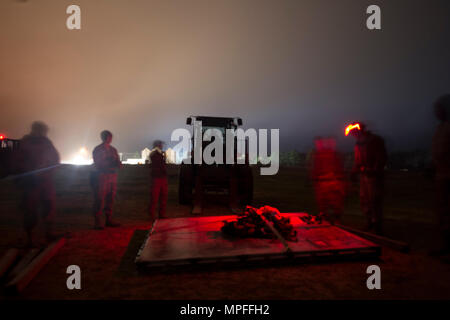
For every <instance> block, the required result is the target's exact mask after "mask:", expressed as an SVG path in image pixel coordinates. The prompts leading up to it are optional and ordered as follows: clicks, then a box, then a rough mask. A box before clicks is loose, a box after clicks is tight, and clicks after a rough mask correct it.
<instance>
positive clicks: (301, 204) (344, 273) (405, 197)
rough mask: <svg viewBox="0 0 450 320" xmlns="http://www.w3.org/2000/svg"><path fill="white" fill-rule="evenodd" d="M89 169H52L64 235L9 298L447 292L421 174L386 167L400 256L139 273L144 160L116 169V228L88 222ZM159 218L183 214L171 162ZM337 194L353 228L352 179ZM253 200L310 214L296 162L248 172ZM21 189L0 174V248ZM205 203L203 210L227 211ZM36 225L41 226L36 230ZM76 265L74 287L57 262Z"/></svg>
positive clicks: (12, 224)
mask: <svg viewBox="0 0 450 320" xmlns="http://www.w3.org/2000/svg"><path fill="white" fill-rule="evenodd" d="M88 171H89V168H88V167H83V166H80V167H76V166H62V167H61V168H60V169H58V170H57V172H56V174H55V184H56V188H57V211H58V213H57V219H56V227H57V229H58V231H71V232H72V238H70V239H68V241H67V243H66V245H65V246H64V247H63V248H62V249H61V250H60V252H59V253H58V255H57V256H56V257H55V258H54V259H53V260H52V261H51V262H50V264H49V265H47V266H46V267H45V268H44V269H43V270H42V271H41V273H40V274H39V275H38V276H37V277H36V278H35V279H34V280H33V282H32V283H31V284H30V285H29V287H27V288H26V289H25V290H24V292H23V293H22V294H21V295H20V296H17V297H8V299H390V298H393V299H432V298H435V299H436V298H440V299H448V298H450V265H449V264H448V262H447V261H445V260H443V259H436V258H431V257H429V256H428V255H427V251H428V250H429V249H430V248H432V247H433V246H435V245H436V243H437V239H436V228H435V226H436V219H435V216H434V214H433V181H432V180H431V179H430V178H428V177H426V176H425V175H424V174H422V173H420V172H388V173H387V176H386V197H385V233H386V235H387V236H388V237H390V238H393V239H398V240H403V241H407V242H409V243H410V244H411V248H412V250H411V252H410V253H409V254H404V253H399V252H396V251H394V250H391V249H389V248H383V253H382V258H381V260H379V261H363V262H340V263H333V264H325V263H323V264H309V265H306V264H304V265H295V266H292V265H291V266H279V267H264V266H261V267H259V268H241V269H232V270H210V271H202V272H183V271H180V272H178V273H161V274H147V275H142V274H138V273H137V272H136V270H135V268H134V265H133V259H134V257H135V255H136V250H137V249H136V246H138V245H139V244H140V240H141V239H138V238H133V241H131V242H130V240H131V239H132V237H133V234H134V233H135V231H136V230H146V229H148V228H149V227H150V221H149V218H148V215H147V206H148V201H149V173H148V169H147V168H146V167H144V166H125V167H124V168H123V169H122V170H121V172H120V174H119V183H118V194H117V199H116V200H117V201H116V206H115V210H114V216H115V218H116V219H117V220H118V221H120V222H121V223H122V224H123V226H122V227H121V228H117V229H107V230H103V231H95V230H93V229H92V226H93V218H92V214H91V207H92V194H91V190H90V187H89V184H88ZM169 171H170V176H169V203H168V217H182V216H188V215H189V214H190V209H191V208H190V207H188V206H181V205H179V204H178V201H177V200H178V195H177V189H178V179H177V174H178V167H176V166H173V167H171V168H170V170H169ZM351 191H352V192H351V193H350V194H349V196H348V199H347V201H346V210H345V216H344V218H343V222H344V224H347V225H350V226H354V227H361V226H362V225H363V223H364V217H363V216H362V215H361V213H360V211H359V204H358V197H357V189H356V186H355V187H354V188H353V189H352V190H351ZM254 198H255V201H254V205H255V206H262V205H271V206H274V207H276V208H278V209H279V210H280V211H282V212H296V211H297V212H298V211H303V212H310V213H315V212H316V208H315V204H314V197H313V191H312V185H311V182H310V181H309V179H308V175H307V172H306V170H305V169H302V168H292V167H284V168H281V169H280V172H279V174H278V175H276V176H259V175H258V174H257V172H255V196H254ZM19 201H20V190H18V189H17V187H16V186H15V184H14V182H13V181H11V180H2V181H0V209H1V214H0V232H1V235H2V237H1V238H0V254H3V253H4V252H5V251H6V250H7V249H8V248H9V247H11V246H17V245H20V244H23V243H24V234H23V231H22V229H21V223H22V219H21V213H20V211H19V209H18V204H19ZM228 213H229V212H228V209H227V208H226V207H225V206H220V205H217V204H216V205H207V206H206V207H205V209H204V214H205V215H221V214H228ZM41 229H42V228H41ZM72 264H75V265H79V266H80V268H81V270H82V289H81V290H72V291H71V290H68V289H67V288H66V279H67V276H68V275H67V274H66V268H67V267H68V266H69V265H72ZM370 264H378V265H379V266H380V267H381V271H382V289H381V290H368V289H367V288H366V279H367V275H366V268H367V266H368V265H370Z"/></svg>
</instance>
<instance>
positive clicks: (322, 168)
mask: <svg viewBox="0 0 450 320" xmlns="http://www.w3.org/2000/svg"><path fill="white" fill-rule="evenodd" d="M343 178H344V174H343V166H342V161H341V159H340V157H339V154H338V153H337V152H336V151H334V150H320V149H317V150H315V151H314V152H313V154H312V179H313V181H314V189H315V195H316V202H317V206H318V208H319V211H320V212H322V213H325V214H326V213H327V212H328V210H332V211H333V214H334V217H331V218H332V220H334V219H336V220H339V219H340V217H341V215H342V213H343V208H344V196H345V184H344V180H343Z"/></svg>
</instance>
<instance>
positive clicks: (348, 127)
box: [345, 123, 361, 136]
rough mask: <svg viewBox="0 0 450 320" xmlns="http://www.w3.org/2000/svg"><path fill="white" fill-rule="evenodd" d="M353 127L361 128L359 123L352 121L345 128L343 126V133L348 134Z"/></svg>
mask: <svg viewBox="0 0 450 320" xmlns="http://www.w3.org/2000/svg"><path fill="white" fill-rule="evenodd" d="M353 129H358V130H361V126H360V125H359V123H352V124H350V125H348V126H347V128H345V135H346V136H348V134H349V133H350V131H352V130H353Z"/></svg>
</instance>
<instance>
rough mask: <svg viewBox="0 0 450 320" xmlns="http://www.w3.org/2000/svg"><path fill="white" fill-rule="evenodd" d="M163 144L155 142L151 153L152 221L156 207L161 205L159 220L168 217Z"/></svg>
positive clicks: (150, 212) (158, 141)
mask: <svg viewBox="0 0 450 320" xmlns="http://www.w3.org/2000/svg"><path fill="white" fill-rule="evenodd" d="M163 144H164V143H163V142H162V141H160V140H156V141H154V142H153V150H152V152H151V153H150V167H151V198H150V207H149V215H150V218H151V219H154V218H155V210H156V206H157V205H158V203H159V213H158V218H159V219H161V218H165V217H166V204H167V193H168V183H167V170H166V155H165V153H164V152H163V151H162V149H163Z"/></svg>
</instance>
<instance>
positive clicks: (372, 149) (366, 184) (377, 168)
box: [353, 131, 387, 232]
mask: <svg viewBox="0 0 450 320" xmlns="http://www.w3.org/2000/svg"><path fill="white" fill-rule="evenodd" d="M386 161H387V153H386V148H385V145H384V140H383V138H381V137H380V136H378V135H375V134H373V133H371V132H369V131H367V132H366V133H365V134H363V135H361V138H359V139H358V140H357V142H356V146H355V163H354V168H353V172H354V173H359V174H360V206H361V211H362V212H363V213H364V214H365V215H366V217H367V220H368V225H369V228H372V227H375V230H376V231H377V232H379V231H381V226H382V219H383V203H382V202H383V191H384V167H385V165H386Z"/></svg>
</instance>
